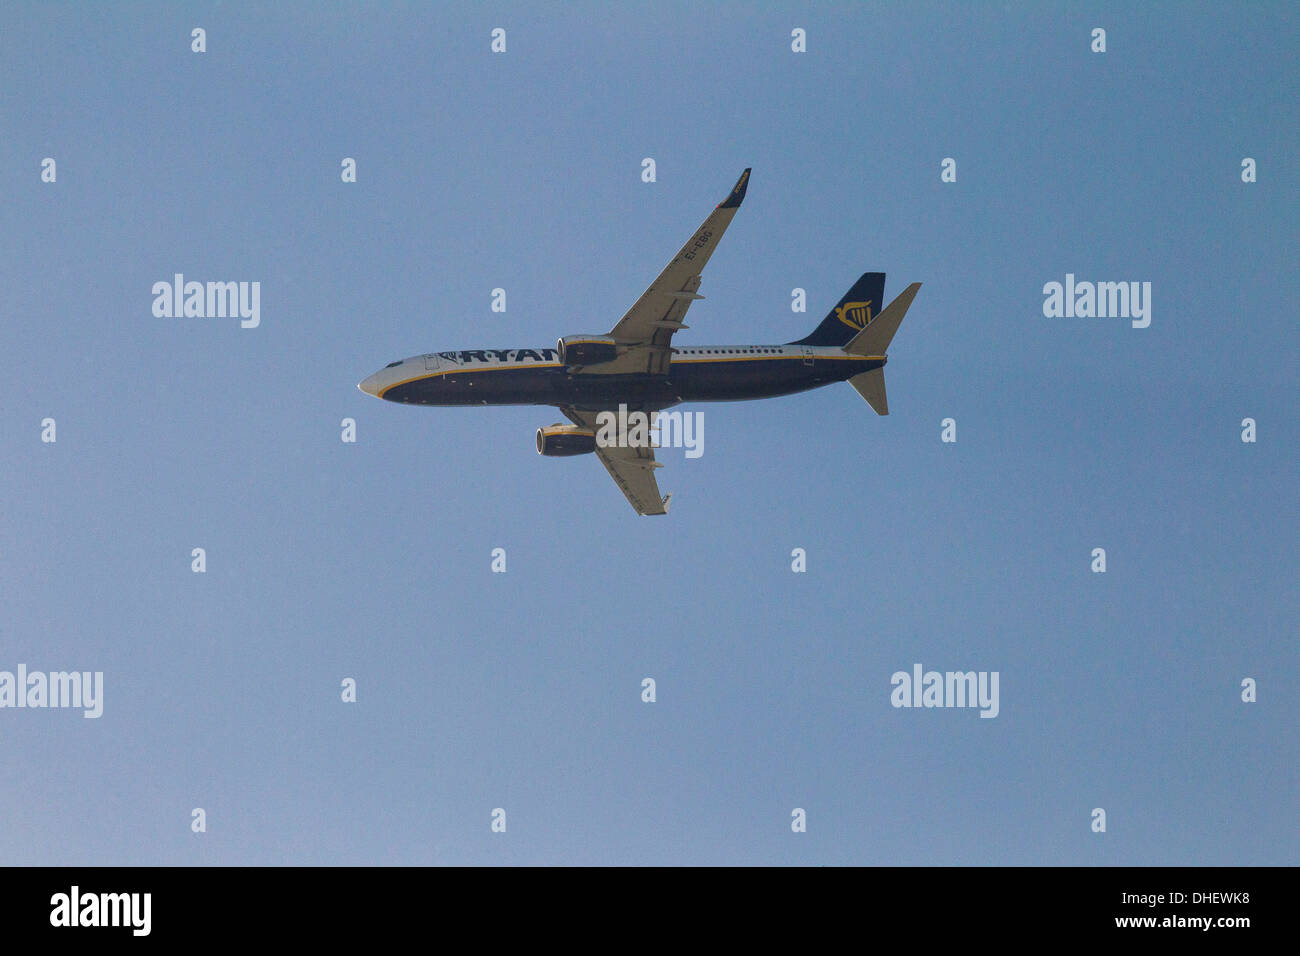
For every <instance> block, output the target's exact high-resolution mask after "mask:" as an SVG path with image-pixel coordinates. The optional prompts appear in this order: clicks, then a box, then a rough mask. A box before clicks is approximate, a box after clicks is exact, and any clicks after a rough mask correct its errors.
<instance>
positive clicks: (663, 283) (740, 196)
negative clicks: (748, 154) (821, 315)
mask: <svg viewBox="0 0 1300 956" xmlns="http://www.w3.org/2000/svg"><path fill="white" fill-rule="evenodd" d="M748 188H749V170H748V169H746V170H745V171H744V172H743V173H741V174H740V179H738V180H737V181H736V185H735V186H734V187H733V188H732V190H731V192H730V193H729V194H728V195H727V198H726V199H724V200H723V201H722V202H720V203H718V205H717V207H716V208H715V209H714V210H713V212H711V213H710V214H709V217H708V218H707V219H705V220H704V222H703V224H702V225H701V226H700V228H699V229H696V230H695V233H694V235H692V236H691V238H690V239H688V240H686V245H684V246H682V248H681V250H680V251H679V252H678V253H677V255H676V256H675V257H674V258H673V260H672V261H671V262H669V263H668V265H667V266H665V267H664V270H663V272H661V273H659V278H657V279H655V281H654V282H653V283H651V285H650V288H648V289H646V290H645V292H643V293H642V294H641V298H639V299H637V300H636V303H635V304H634V305H633V306H632V308H630V309H628V310H627V314H626V315H624V316H623V318H621V319H619V321H618V324H617V325H615V326H614V328H613V330H612V331H611V332H610V333H609V334H610V336H611V337H612V338H613V339H614V340H615V341H616V342H617V344H618V345H619V347H620V349H623V350H625V351H622V353H621V354H620V355H619V356H618V358H616V359H614V360H613V361H609V362H601V363H599V364H598V365H589V366H586V367H584V368H582V369H580V370H578V371H579V373H580V374H584V375H628V374H649V375H667V374H668V365H669V362H670V361H671V359H672V339H673V333H674V332H676V331H677V330H678V329H684V328H686V325H684V324H683V320H684V319H685V318H686V310H687V309H689V308H690V307H691V303H692V302H694V301H695V300H696V299H702V298H704V296H702V295H700V294H699V288H700V273H702V272H703V271H704V265H705V263H707V262H708V261H709V257H710V256H712V255H713V250H715V249H716V248H717V247H718V242H719V240H721V239H722V234H723V233H724V232H726V231H727V226H729V225H731V220H732V219H734V218H735V216H736V210H737V209H739V208H740V203H741V201H742V200H744V198H745V191H746V190H747V189H748Z"/></svg>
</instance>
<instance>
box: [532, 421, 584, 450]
mask: <svg viewBox="0 0 1300 956" xmlns="http://www.w3.org/2000/svg"><path fill="white" fill-rule="evenodd" d="M595 450H596V433H595V431H593V430H592V429H590V428H583V427H582V426H581V425H548V426H546V427H545V428H539V429H537V454H539V455H549V456H550V457H552V458H563V457H566V456H568V455H589V454H591V453H592V452H593V451H595Z"/></svg>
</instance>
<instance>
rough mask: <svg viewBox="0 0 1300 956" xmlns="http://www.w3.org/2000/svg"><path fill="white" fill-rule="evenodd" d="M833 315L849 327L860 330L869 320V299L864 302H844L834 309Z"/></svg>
mask: <svg viewBox="0 0 1300 956" xmlns="http://www.w3.org/2000/svg"><path fill="white" fill-rule="evenodd" d="M835 317H836V318H837V319H839V320H840V321H841V322H843V323H844V324H845V325H847V326H848V327H849V328H851V329H857V330H858V331H859V332H861V331H862V330H863V329H865V328H866V327H867V323H868V322H870V321H871V300H869V299H868V300H867V301H866V302H845V303H844V304H843V305H842V306H840V307H839V308H838V309H836V310H835Z"/></svg>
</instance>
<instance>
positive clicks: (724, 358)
mask: <svg viewBox="0 0 1300 956" xmlns="http://www.w3.org/2000/svg"><path fill="white" fill-rule="evenodd" d="M808 358H812V359H813V360H814V361H818V362H841V361H851V362H879V361H883V360H884V358H885V357H884V356H883V355H813V356H807V355H803V354H794V355H717V356H708V355H705V356H701V357H699V358H673V359H672V360H671V361H670V363H669V364H670V365H698V364H700V363H704V362H774V361H780V362H795V361H805V360H807V359H808ZM560 367H561V363H560V362H524V363H523V364H520V365H514V364H501V365H474V366H471V367H468V368H464V367H461V366H457V367H456V368H448V369H443V370H442V371H440V372H426V373H424V374H423V375H415V376H412V377H411V378H407V379H403V380H402V381H400V382H394V383H393V384H392V385H389V386H388V387H387V388H385V389H384V390H383V391H382V392H380V393H379V397H380V398H383V397H384V396H385V395H387V394H388V393H389V392H390V391H392V390H393V389H395V388H401V387H402V386H403V385H410V384H411V383H412V382H423V381H424V380H425V379H430V378H437V377H438V376H440V375H459V374H462V373H466V372H502V371H515V370H520V369H528V368H560Z"/></svg>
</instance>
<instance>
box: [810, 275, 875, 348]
mask: <svg viewBox="0 0 1300 956" xmlns="http://www.w3.org/2000/svg"><path fill="white" fill-rule="evenodd" d="M884 298H885V274H884V273H883V272H865V273H863V274H862V278H860V279H858V281H857V282H855V283H853V288H852V289H850V290H849V291H848V292H846V293H844V298H842V299H840V301H839V304H838V305H837V306H835V308H833V309H831V311H830V315H828V316H826V318H824V319H822V324H821V325H819V326H817V328H815V329H814V330H813V333H812V335H809V336H806V337H804V338H802V339H800V340H799V341H797V342H789V343H787V344H789V345H815V346H834V345H839V346H844V345H847V344H848V342H849V339H851V338H853V336H855V335H857V334H858V333H859V332H861V331H862V330H863V329H864V328H866V326H867V323H868V322H870V321H871V320H872V319H874V318H875V317H876V316H877V315H879V314H880V310H881V309H882V308H883V307H884V305H883V303H884Z"/></svg>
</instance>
